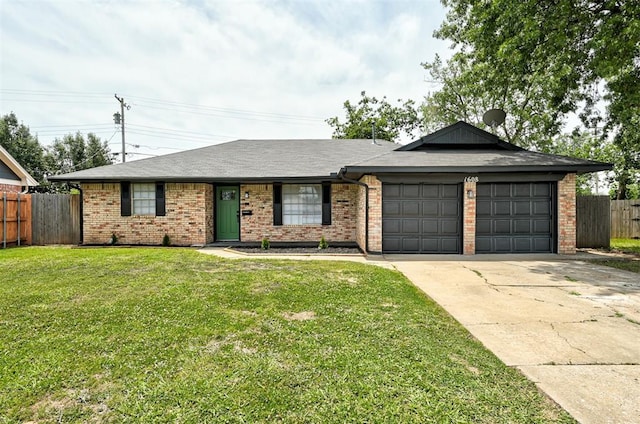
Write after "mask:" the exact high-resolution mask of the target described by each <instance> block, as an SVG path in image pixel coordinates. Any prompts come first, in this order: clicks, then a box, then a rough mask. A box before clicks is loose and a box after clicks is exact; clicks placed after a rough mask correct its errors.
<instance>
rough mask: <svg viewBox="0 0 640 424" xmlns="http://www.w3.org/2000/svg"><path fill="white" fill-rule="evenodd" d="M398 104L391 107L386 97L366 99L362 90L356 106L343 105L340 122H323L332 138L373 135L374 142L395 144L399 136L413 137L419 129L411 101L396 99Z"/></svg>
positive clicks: (347, 102)
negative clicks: (330, 131) (342, 117)
mask: <svg viewBox="0 0 640 424" xmlns="http://www.w3.org/2000/svg"><path fill="white" fill-rule="evenodd" d="M398 103H400V104H399V105H398V106H394V105H392V104H391V103H389V102H388V101H387V98H386V97H383V98H382V99H377V98H375V97H369V96H367V94H366V92H364V91H363V92H361V93H360V100H359V101H358V103H357V104H355V105H354V104H352V103H351V102H350V101H349V100H347V101H345V102H344V105H343V106H344V110H345V115H346V116H345V120H344V121H341V120H340V118H338V117H337V116H336V117H333V118H329V119H327V120H326V122H327V123H328V124H329V125H330V126H331V127H332V128H333V135H332V137H333V138H347V139H354V138H364V139H371V138H373V137H374V135H375V138H378V139H383V140H389V141H393V142H397V141H399V139H400V136H401V135H403V134H404V135H406V136H408V137H412V136H415V135H416V133H417V132H418V131H420V129H421V126H422V122H421V120H420V119H419V111H418V108H417V107H416V105H415V102H414V101H413V100H407V101H402V100H398Z"/></svg>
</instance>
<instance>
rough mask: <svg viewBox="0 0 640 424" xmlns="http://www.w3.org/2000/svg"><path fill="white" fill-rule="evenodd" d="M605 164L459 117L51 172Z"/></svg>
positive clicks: (217, 176) (319, 173)
mask: <svg viewBox="0 0 640 424" xmlns="http://www.w3.org/2000/svg"><path fill="white" fill-rule="evenodd" d="M608 169H611V165H610V164H606V163H602V162H595V161H589V160H583V159H576V158H570V157H566V156H558V155H550V154H545V153H538V152H531V151H528V150H524V149H522V148H520V147H518V146H515V145H513V144H509V143H507V142H504V141H502V140H500V138H498V137H497V136H495V135H493V134H491V133H488V132H486V131H483V130H481V129H479V128H476V127H474V126H472V125H469V124H467V123H465V122H458V123H456V124H453V125H450V126H448V127H446V128H443V129H442V130H440V131H436V132H435V133H433V134H429V135H427V136H424V137H422V138H420V139H419V140H417V141H415V142H413V143H410V144H408V145H405V146H399V145H397V144H393V143H390V142H388V141H376V142H375V143H374V142H372V141H371V140H363V139H360V140H336V139H328V140H308V139H305V140H236V141H231V142H228V143H223V144H217V145H213V146H209V147H204V148H201V149H195V150H188V151H184V152H180V153H174V154H170V155H166V156H159V157H155V158H150V159H143V160H139V161H134V162H127V163H121V164H116V165H108V166H103V167H99V168H92V169H86V170H83V171H78V172H73V173H70V174H65V175H59V176H55V177H51V178H50V179H51V180H58V181H87V182H88V181H114V180H115V181H118V180H125V181H144V180H146V181H149V180H155V181H191V182H197V181H208V182H216V181H220V182H223V181H229V182H234V181H236V182H240V181H242V182H252V181H278V180H289V179H309V180H312V179H313V180H317V179H334V178H338V177H339V176H341V175H346V176H348V177H351V178H358V177H359V176H361V175H363V174H367V173H489V172H490V173H497V172H554V173H567V172H578V173H581V172H593V171H602V170H608Z"/></svg>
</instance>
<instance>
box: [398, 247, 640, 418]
mask: <svg viewBox="0 0 640 424" xmlns="http://www.w3.org/2000/svg"><path fill="white" fill-rule="evenodd" d="M387 259H388V260H390V261H391V262H392V263H393V264H394V265H395V266H396V267H397V268H398V269H399V270H400V271H401V272H403V273H404V274H405V275H406V276H407V277H408V278H409V279H410V280H411V281H413V282H414V284H416V286H418V287H419V288H420V289H422V290H423V291H424V292H425V293H426V294H427V295H429V296H430V297H431V298H433V299H434V300H435V301H436V302H438V303H439V304H440V305H441V306H442V307H443V308H444V309H446V310H447V311H448V312H449V313H450V314H451V315H453V317H454V318H456V319H457V320H458V321H459V322H460V323H461V324H462V325H464V326H465V328H467V329H468V330H469V331H470V332H471V333H472V334H473V335H474V336H475V337H476V338H477V339H479V340H480V341H481V342H482V343H483V344H484V345H485V346H486V347H487V348H488V349H490V350H491V351H492V352H493V353H495V354H496V355H497V356H498V357H499V358H500V359H501V360H502V361H503V362H505V363H506V364H507V365H509V366H513V367H516V368H518V369H519V370H521V371H522V372H523V373H524V374H525V375H526V376H527V377H528V378H529V379H530V380H532V381H533V382H535V383H536V384H537V385H538V387H540V389H542V390H543V391H544V392H545V393H547V394H548V395H549V396H550V397H551V398H552V399H553V400H554V401H556V402H557V403H558V404H559V405H560V406H562V407H563V408H564V409H565V410H567V411H568V412H569V413H570V414H571V415H573V417H574V418H576V419H577V420H578V421H580V422H581V423H585V424H586V423H594V424H595V423H638V422H640V278H639V276H638V274H634V273H631V272H625V271H619V270H616V269H613V268H609V267H603V266H598V265H592V264H589V263H585V262H581V261H566V260H562V261H558V260H556V261H518V262H515V261H482V260H478V259H482V258H478V257H476V260H474V261H466V260H465V261H437V262H435V261H416V260H408V261H407V260H399V258H394V257H388V258H387Z"/></svg>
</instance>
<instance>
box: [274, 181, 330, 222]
mask: <svg viewBox="0 0 640 424" xmlns="http://www.w3.org/2000/svg"><path fill="white" fill-rule="evenodd" d="M282 223H283V224H284V225H305V224H322V185H321V184H285V185H283V186H282Z"/></svg>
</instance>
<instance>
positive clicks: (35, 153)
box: [0, 112, 47, 184]
mask: <svg viewBox="0 0 640 424" xmlns="http://www.w3.org/2000/svg"><path fill="white" fill-rule="evenodd" d="M0 145H2V147H4V148H5V149H6V150H7V152H9V154H10V155H11V156H13V158H14V159H15V160H16V161H18V163H19V164H20V165H21V166H22V167H23V168H24V169H25V170H26V171H27V172H28V173H29V174H31V176H32V177H33V178H35V179H36V180H37V181H38V183H39V184H44V183H45V173H46V171H47V168H46V166H45V161H44V154H45V151H44V149H43V148H42V146H41V145H40V142H38V138H37V137H34V136H33V135H31V131H30V130H29V127H27V126H26V125H24V124H22V123H18V118H17V117H16V115H15V114H14V113H13V112H11V113H9V114H7V115H4V116H3V117H2V118H1V119H0Z"/></svg>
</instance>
